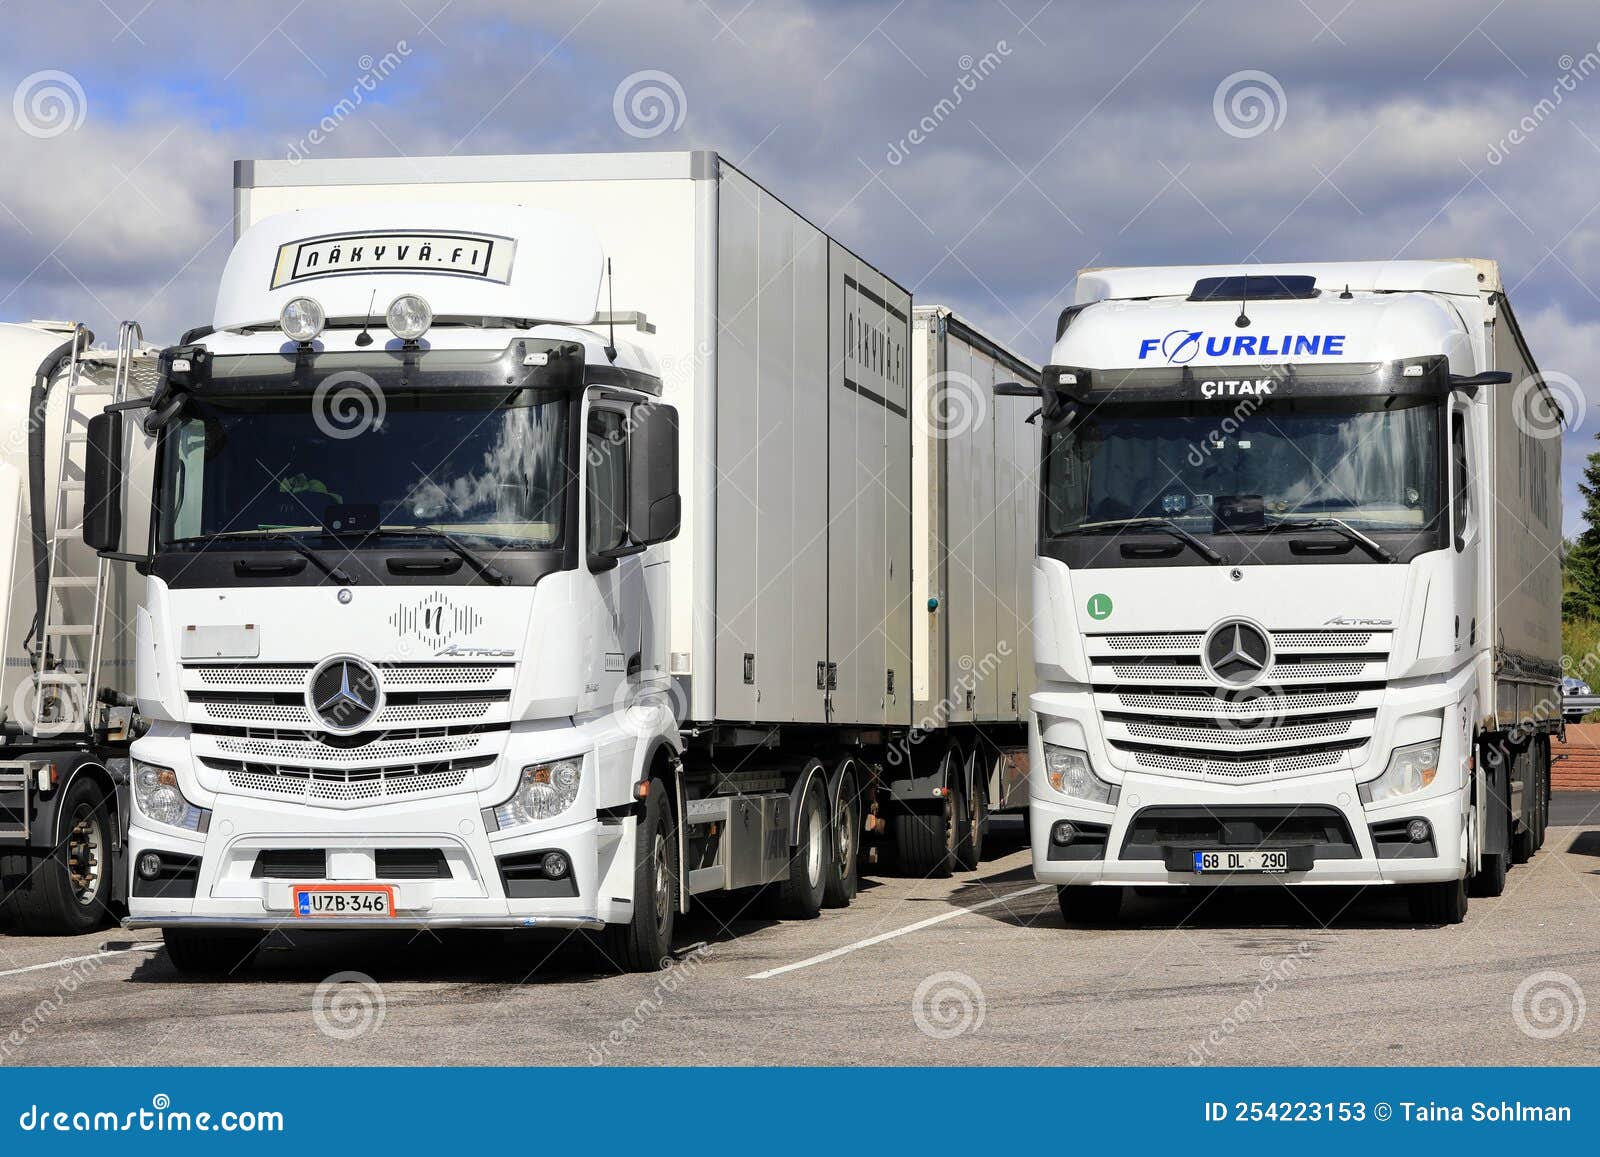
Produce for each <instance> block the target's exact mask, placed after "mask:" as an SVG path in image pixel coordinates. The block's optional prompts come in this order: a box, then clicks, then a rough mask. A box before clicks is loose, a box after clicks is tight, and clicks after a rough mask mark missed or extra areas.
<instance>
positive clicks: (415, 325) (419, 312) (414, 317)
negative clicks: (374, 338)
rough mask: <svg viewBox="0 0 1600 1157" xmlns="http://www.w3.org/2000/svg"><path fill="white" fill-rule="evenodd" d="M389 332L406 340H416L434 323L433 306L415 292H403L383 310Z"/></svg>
mask: <svg viewBox="0 0 1600 1157" xmlns="http://www.w3.org/2000/svg"><path fill="white" fill-rule="evenodd" d="M383 320H384V322H385V324H387V325H388V327H389V332H390V333H392V334H394V336H395V337H397V338H400V339H402V340H404V341H416V339H417V338H419V337H421V336H422V335H423V334H425V333H427V332H428V327H429V326H430V325H432V324H433V308H432V307H431V306H429V304H428V303H427V301H426V300H425V299H424V298H421V297H418V296H417V295H416V294H415V293H402V294H401V295H400V296H399V297H397V298H395V299H394V300H393V301H391V302H390V303H389V308H388V309H386V310H384V311H383Z"/></svg>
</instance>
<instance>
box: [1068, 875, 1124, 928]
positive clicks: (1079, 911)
mask: <svg viewBox="0 0 1600 1157" xmlns="http://www.w3.org/2000/svg"><path fill="white" fill-rule="evenodd" d="M1122 892H1123V889H1122V888H1120V887H1112V886H1110V885H1107V886H1104V887H1099V888H1093V887H1090V886H1089V885H1087V884H1068V885H1067V886H1065V887H1062V888H1057V889H1056V903H1057V904H1059V905H1060V907H1061V918H1062V919H1063V920H1065V921H1066V922H1067V927H1069V928H1071V927H1074V926H1076V927H1079V928H1101V927H1104V926H1105V925H1107V924H1111V923H1114V922H1115V921H1116V919H1117V914H1118V913H1119V912H1121V911H1122Z"/></svg>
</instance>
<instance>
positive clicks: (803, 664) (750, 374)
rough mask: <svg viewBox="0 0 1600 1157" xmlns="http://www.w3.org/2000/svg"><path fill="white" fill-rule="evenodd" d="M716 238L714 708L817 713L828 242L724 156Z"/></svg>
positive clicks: (815, 718)
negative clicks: (718, 353) (820, 457)
mask: <svg viewBox="0 0 1600 1157" xmlns="http://www.w3.org/2000/svg"><path fill="white" fill-rule="evenodd" d="M718 245H719V269H720V288H721V293H720V297H719V313H720V317H719V322H720V328H719V335H718V346H719V349H720V351H721V354H722V357H721V362H720V369H719V375H718V378H719V380H718V411H717V416H718V421H717V430H718V439H717V461H718V478H717V537H718V540H719V542H721V543H723V544H724V548H723V549H722V550H720V551H719V552H718V558H717V598H718V601H717V619H718V624H719V631H718V636H717V718H719V719H729V720H761V721H764V722H821V721H822V720H823V718H824V712H823V708H824V704H823V697H822V694H821V693H820V692H819V691H818V689H817V686H816V662H817V660H818V659H819V658H821V657H822V656H823V655H824V654H825V653H826V650H825V644H826V633H825V623H826V616H827V604H826V590H827V587H826V581H825V579H826V573H827V551H826V509H827V507H826V487H827V478H826V475H825V472H824V471H823V470H821V469H820V468H819V464H818V463H817V462H815V461H814V460H813V461H812V462H811V463H810V468H809V469H808V468H806V456H807V455H808V454H810V455H815V454H816V452H817V450H818V448H820V447H822V446H824V445H825V444H826V438H827V426H826V414H827V397H826V392H825V389H826V380H827V378H826V368H827V346H828V342H827V333H826V330H825V328H824V327H825V315H824V313H823V306H824V302H825V301H826V295H827V276H826V271H827V248H826V246H825V245H824V244H823V235H822V234H821V233H820V232H819V231H818V230H817V229H815V228H814V227H813V226H811V225H809V224H808V223H807V222H805V221H804V220H803V219H802V218H800V217H799V216H798V215H797V214H795V213H794V212H793V211H791V210H790V209H789V208H788V207H787V206H785V205H784V204H783V203H782V202H781V201H779V200H778V199H777V198H775V197H773V196H772V195H771V194H770V193H768V192H766V190H764V189H762V188H761V187H760V186H759V185H757V184H756V183H755V182H754V181H752V180H750V179H749V178H748V177H746V176H744V174H742V173H739V172H738V171H736V170H734V169H731V168H726V169H725V170H724V175H723V179H722V195H721V221H720V224H719V231H718Z"/></svg>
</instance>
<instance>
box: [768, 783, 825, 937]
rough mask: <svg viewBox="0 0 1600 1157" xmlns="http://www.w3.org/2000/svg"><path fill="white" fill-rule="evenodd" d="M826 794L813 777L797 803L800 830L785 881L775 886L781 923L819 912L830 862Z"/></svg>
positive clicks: (808, 918)
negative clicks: (782, 920) (782, 919)
mask: <svg viewBox="0 0 1600 1157" xmlns="http://www.w3.org/2000/svg"><path fill="white" fill-rule="evenodd" d="M828 827H829V825H828V792H827V789H826V788H825V787H824V786H823V782H822V777H821V776H820V775H819V776H815V777H813V778H812V780H811V786H810V787H808V788H806V794H805V798H804V799H802V800H801V801H800V827H799V831H798V833H797V837H798V838H797V840H796V842H795V848H794V852H793V854H792V855H790V857H789V878H788V879H787V880H784V881H782V882H780V883H779V884H778V886H777V896H776V899H777V909H778V914H779V915H780V916H782V917H783V918H784V919H785V920H812V919H815V918H816V915H817V913H818V912H820V911H822V895H823V890H824V886H825V884H826V876H827V874H828V864H829V861H830V859H831V858H832V841H831V840H830V839H829V833H828Z"/></svg>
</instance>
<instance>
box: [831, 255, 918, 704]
mask: <svg viewBox="0 0 1600 1157" xmlns="http://www.w3.org/2000/svg"><path fill="white" fill-rule="evenodd" d="M829 253H830V256H829V313H830V315H831V318H832V325H833V327H834V330H833V332H834V333H835V334H838V335H840V337H841V339H842V340H841V343H840V346H841V348H842V355H840V356H835V357H834V358H833V359H832V363H831V366H830V373H829V376H830V385H829V394H828V404H829V411H830V413H829V424H828V428H829V445H828V459H829V471H828V480H829V491H828V522H829V533H828V558H829V567H828V650H829V655H828V661H829V663H831V664H834V665H835V667H834V670H835V674H834V676H833V677H834V679H835V684H836V685H835V687H834V688H833V690H832V692H831V694H830V718H831V719H832V721H833V722H835V723H884V722H900V723H909V722H910V718H911V695H910V694H909V691H908V690H905V689H904V688H906V687H908V685H909V680H910V676H911V672H910V671H909V669H896V666H895V664H901V665H902V668H903V667H904V665H905V664H907V663H908V657H909V654H910V650H911V639H910V627H909V624H910V619H909V617H908V616H907V614H906V613H905V612H904V610H903V609H902V608H900V607H898V606H897V603H903V602H904V601H905V600H906V599H907V598H908V596H909V592H910V587H911V575H910V534H911V510H910V505H909V503H908V502H907V501H906V496H907V495H909V494H910V484H911V476H910V438H911V423H910V415H909V411H908V409H907V405H906V403H907V398H908V396H909V392H910V391H909V366H910V346H911V317H910V314H911V300H910V295H909V294H907V293H906V292H905V291H904V290H902V289H900V288H899V287H898V286H896V285H894V284H893V283H891V282H890V281H889V280H888V279H887V278H885V277H884V276H883V275H882V274H880V273H878V272H877V271H876V270H875V269H873V268H871V267H870V266H868V265H866V264H865V263H864V262H862V261H860V260H859V259H857V258H856V257H854V256H853V255H852V254H850V253H849V252H848V251H847V250H845V249H844V248H843V247H842V246H840V245H838V244H836V243H831V242H830V249H829ZM891 445H893V446H894V447H895V448H894V449H893V450H891V449H890V447H891ZM891 671H893V672H894V674H893V676H892V678H893V680H894V685H895V695H894V701H893V702H892V703H891V701H890V697H889V695H888V684H889V680H890V678H891V675H890V672H891Z"/></svg>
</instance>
